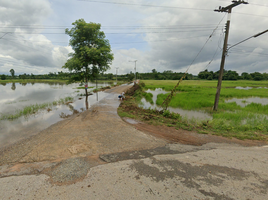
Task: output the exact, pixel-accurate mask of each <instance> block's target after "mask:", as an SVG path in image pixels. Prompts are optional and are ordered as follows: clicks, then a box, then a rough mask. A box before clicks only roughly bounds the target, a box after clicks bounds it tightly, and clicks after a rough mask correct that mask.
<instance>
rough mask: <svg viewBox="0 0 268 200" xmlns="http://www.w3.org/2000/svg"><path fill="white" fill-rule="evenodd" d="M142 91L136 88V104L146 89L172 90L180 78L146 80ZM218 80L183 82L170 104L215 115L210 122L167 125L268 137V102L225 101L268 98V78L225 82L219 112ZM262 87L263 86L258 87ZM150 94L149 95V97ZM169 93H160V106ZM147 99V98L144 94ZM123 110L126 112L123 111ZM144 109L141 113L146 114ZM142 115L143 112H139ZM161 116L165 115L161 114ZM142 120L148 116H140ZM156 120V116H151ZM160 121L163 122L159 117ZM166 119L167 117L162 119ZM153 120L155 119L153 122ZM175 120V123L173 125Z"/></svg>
mask: <svg viewBox="0 0 268 200" xmlns="http://www.w3.org/2000/svg"><path fill="white" fill-rule="evenodd" d="M143 82H144V83H145V86H144V88H143V90H137V91H136V93H135V95H134V96H133V97H134V99H135V100H133V101H132V104H133V105H137V104H138V102H139V101H140V99H141V98H143V97H145V96H146V95H144V90H146V89H152V90H154V89H156V88H162V89H163V90H166V91H169V90H171V89H173V87H174V86H175V85H176V84H177V81H147V80H146V81H143ZM216 85H217V81H183V82H182V83H181V84H180V86H179V87H178V89H177V91H176V92H177V93H176V95H175V96H174V97H173V98H172V100H171V102H170V104H169V106H171V107H174V108H182V109H185V110H203V111H205V112H207V113H209V114H211V115H212V116H213V119H212V120H209V121H197V120H187V119H185V118H178V119H177V120H176V123H175V122H173V123H171V122H169V121H166V123H165V125H167V126H174V127H176V128H183V129H187V130H196V131H198V132H200V133H203V134H215V135H221V136H225V137H235V138H238V139H253V140H267V139H268V105H261V104H257V103H250V104H248V105H246V106H245V107H241V106H239V105H237V104H236V103H235V102H231V103H226V102H225V100H226V99H229V98H247V97H252V96H254V97H266V98H268V89H265V88H263V87H267V86H268V81H260V82H258V81H223V84H222V90H221V96H220V101H219V107H218V111H216V112H215V111H213V110H212V108H213V105H214V100H215V94H216ZM238 86H240V87H252V89H250V90H239V89H235V87H238ZM258 87H262V88H258ZM150 96H151V95H150V93H149V94H148V98H150ZM167 96H168V94H159V95H158V96H157V102H156V104H157V105H161V104H162V102H163V101H164V100H165V99H166V98H167ZM145 98H146V97H145ZM122 112H125V111H123V110H122ZM146 112H147V111H142V112H141V113H146ZM131 114H132V115H133V113H131ZM138 115H143V114H138ZM162 117H164V118H166V117H168V116H167V115H166V116H165V115H164V114H162ZM139 118H141V119H146V117H145V118H144V117H143V116H139ZM150 120H154V118H150ZM156 121H157V122H158V123H162V122H161V121H159V120H156ZM162 121H164V122H165V119H162ZM152 123H153V122H152ZM174 123H175V124H174Z"/></svg>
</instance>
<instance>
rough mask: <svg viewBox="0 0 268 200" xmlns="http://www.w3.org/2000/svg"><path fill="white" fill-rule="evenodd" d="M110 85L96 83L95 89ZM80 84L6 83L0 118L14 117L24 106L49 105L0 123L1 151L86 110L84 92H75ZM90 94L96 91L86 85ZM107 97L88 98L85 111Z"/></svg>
mask: <svg viewBox="0 0 268 200" xmlns="http://www.w3.org/2000/svg"><path fill="white" fill-rule="evenodd" d="M108 85H110V83H108V82H107V83H99V84H98V87H102V86H103V87H104V86H108ZM77 87H79V84H70V85H66V84H61V83H23V84H21V83H8V84H5V86H2V85H0V93H1V97H0V118H1V117H2V116H5V115H9V114H15V113H16V112H18V111H19V110H21V109H23V108H24V107H26V106H31V105H36V104H43V103H48V104H51V105H48V107H46V108H44V109H40V110H38V112H36V113H34V114H31V115H23V116H21V117H19V118H16V119H13V120H3V119H2V120H0V148H1V147H4V146H8V145H10V144H13V143H15V142H17V141H19V140H21V139H23V138H26V137H30V136H31V135H34V134H36V133H37V132H39V131H41V130H44V129H46V128H48V127H49V126H51V125H52V124H55V123H57V122H59V121H62V120H63V119H65V118H68V117H70V116H71V115H73V114H77V113H79V112H83V111H85V110H86V107H87V106H86V102H85V97H84V96H80V95H81V94H84V93H85V91H84V89H77ZM89 87H93V88H90V89H89V91H91V90H93V89H94V88H95V87H96V84H95V83H89ZM106 96H107V93H104V92H98V93H93V95H91V96H89V97H88V107H90V106H92V105H94V104H95V103H96V102H98V101H100V100H102V99H103V98H104V97H106ZM65 97H72V98H73V100H72V101H67V102H64V103H63V104H57V105H53V104H52V103H53V101H57V100H59V99H64V98H65Z"/></svg>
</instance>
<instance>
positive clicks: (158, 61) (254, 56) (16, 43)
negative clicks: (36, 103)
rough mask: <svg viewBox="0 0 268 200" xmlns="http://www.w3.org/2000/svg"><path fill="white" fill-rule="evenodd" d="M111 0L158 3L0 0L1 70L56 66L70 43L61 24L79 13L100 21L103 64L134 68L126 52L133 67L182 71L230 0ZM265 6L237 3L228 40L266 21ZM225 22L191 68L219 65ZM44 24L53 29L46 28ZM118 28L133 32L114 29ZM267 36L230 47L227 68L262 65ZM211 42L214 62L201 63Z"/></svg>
mask: <svg viewBox="0 0 268 200" xmlns="http://www.w3.org/2000/svg"><path fill="white" fill-rule="evenodd" d="M116 2H121V3H132V4H142V5H148V4H152V5H159V6H160V7H148V6H134V5H124V4H107V3H97V2H86V1H85V2H83V1H76V0H66V1H61V0H53V1H52V0H51V1H49V0H38V1H36V0H14V1H6V0H0V5H1V6H0V23H1V28H0V38H1V37H2V36H4V37H3V38H2V39H0V55H3V56H5V58H3V57H0V73H9V70H8V72H6V70H7V69H8V68H9V67H11V66H13V67H16V69H15V71H17V72H20V73H32V72H34V73H36V74H38V73H48V72H50V71H52V72H56V71H61V70H62V69H61V66H62V65H64V63H65V61H66V60H67V57H68V53H69V52H70V51H71V48H70V47H68V46H67V43H68V41H67V38H68V37H67V36H66V35H64V28H65V27H66V26H68V28H69V27H70V26H71V23H72V22H74V21H75V20H77V19H79V18H84V19H85V20H86V21H87V22H96V23H101V24H102V28H103V31H104V32H105V33H106V36H107V38H108V39H109V40H110V43H111V44H112V48H113V53H114V57H115V60H114V61H113V64H112V66H111V70H109V71H108V72H112V73H115V71H116V70H115V68H116V67H119V74H124V73H129V72H130V71H134V63H133V62H129V61H131V60H138V61H137V71H138V72H150V71H151V70H152V69H156V70H157V71H164V70H173V71H177V72H180V71H182V72H184V71H185V70H186V69H187V68H188V67H189V65H190V64H191V63H192V61H193V59H194V58H195V57H196V55H197V54H198V52H199V51H200V49H201V48H202V47H203V45H204V43H205V42H206V40H207V39H208V38H209V36H210V34H211V33H212V31H213V29H214V28H215V27H216V26H217V24H218V23H219V22H220V20H221V19H222V18H223V16H224V13H217V12H214V11H213V10H214V9H215V8H218V7H219V6H227V5H229V4H231V3H232V2H231V1H213V0H188V1H177V0H166V1H160V0H132V1H129V2H126V1H124V0H118V1H116ZM265 3H266V2H265V1H264V0H259V1H258V4H260V5H262V4H263V5H265ZM161 6H162V7H161ZM167 7H169V8H167ZM172 7H173V8H172ZM186 8H192V9H186ZM202 9H209V10H202ZM267 9H268V8H267V7H265V6H257V5H251V4H249V5H240V6H237V7H235V8H234V9H233V11H232V12H233V14H232V19H231V28H230V36H229V42H228V44H230V45H233V44H236V43H237V42H240V41H242V40H243V39H246V38H248V37H250V36H252V35H254V34H257V33H259V32H262V31H264V30H265V25H266V24H267V23H268V16H267V14H266V13H267ZM256 15H259V16H256ZM264 16H266V17H264ZM225 22H226V17H225V18H224V19H223V21H222V23H221V24H220V26H219V28H218V30H217V31H216V32H215V34H214V35H213V36H212V37H211V38H210V40H209V41H208V43H207V44H206V46H205V47H204V49H203V51H202V52H201V53H200V55H199V56H198V57H197V58H196V60H195V62H194V63H193V65H192V66H191V68H190V70H189V72H190V73H193V74H198V72H199V71H201V70H205V69H206V68H209V70H213V71H217V70H218V69H219V65H220V59H221V48H222V39H223V29H224V28H223V27H224V24H225ZM24 25H27V26H24ZM48 26H49V27H50V28H51V29H47V27H48ZM42 27H44V28H45V29H41V28H42ZM53 27H54V28H53ZM59 28H61V29H59ZM7 32H9V33H7ZM122 32H123V33H135V34H118V33H122ZM22 33H27V34H22ZM33 33H34V34H33ZM47 33H57V34H47ZM58 33H61V34H58ZM111 33H116V34H111ZM140 33H141V34H140ZM4 34H6V35H4ZM267 39H268V33H267V34H264V35H261V36H260V37H257V38H252V39H250V40H248V41H246V42H244V43H243V44H240V45H238V46H236V47H234V48H232V49H231V50H230V51H229V56H228V57H227V58H226V65H225V66H226V67H225V68H226V69H227V70H229V69H231V70H236V71H237V72H239V73H241V72H244V71H247V72H254V71H260V72H267V64H268V63H267V59H266V57H267V55H266V54H265V53H266V52H267V50H268V44H267V43H266V42H264V41H266V40H267ZM62 42H63V43H62ZM56 44H59V45H56ZM113 44H114V45H113ZM216 50H217V52H218V53H217V54H216V56H215V58H214V60H213V62H212V63H211V64H210V65H209V66H207V65H208V63H209V62H210V61H211V59H212V58H213V55H214V54H215V51H216ZM7 56H8V57H7ZM4 66H5V67H4Z"/></svg>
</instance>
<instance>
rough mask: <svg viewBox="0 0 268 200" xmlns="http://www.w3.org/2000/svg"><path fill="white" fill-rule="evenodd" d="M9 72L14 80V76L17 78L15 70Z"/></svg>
mask: <svg viewBox="0 0 268 200" xmlns="http://www.w3.org/2000/svg"><path fill="white" fill-rule="evenodd" d="M9 72H10V74H11V76H12V78H14V76H15V70H14V69H11V70H10V71H9Z"/></svg>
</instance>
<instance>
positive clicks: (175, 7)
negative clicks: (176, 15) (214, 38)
mask: <svg viewBox="0 0 268 200" xmlns="http://www.w3.org/2000/svg"><path fill="white" fill-rule="evenodd" d="M77 1H85V2H94V3H103V4H117V5H126V6H143V7H156V8H168V9H184V10H200V11H212V10H211V9H207V8H187V7H178V6H159V5H145V4H135V3H120V2H108V1H95V0H77Z"/></svg>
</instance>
